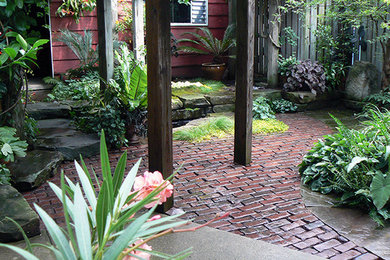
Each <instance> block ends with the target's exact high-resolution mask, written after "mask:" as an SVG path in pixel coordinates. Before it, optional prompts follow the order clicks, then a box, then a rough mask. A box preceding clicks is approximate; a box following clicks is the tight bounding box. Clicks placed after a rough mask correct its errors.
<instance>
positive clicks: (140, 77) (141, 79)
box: [128, 65, 148, 100]
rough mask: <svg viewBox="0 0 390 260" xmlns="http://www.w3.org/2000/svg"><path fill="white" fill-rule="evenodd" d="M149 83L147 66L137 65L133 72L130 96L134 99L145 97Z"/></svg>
mask: <svg viewBox="0 0 390 260" xmlns="http://www.w3.org/2000/svg"><path fill="white" fill-rule="evenodd" d="M147 85H148V77H147V75H146V71H145V68H142V67H141V66H139V65H137V66H136V67H135V69H134V71H133V74H131V78H130V89H129V90H128V94H129V97H130V98H131V99H134V100H141V99H142V98H144V96H145V94H146V91H147Z"/></svg>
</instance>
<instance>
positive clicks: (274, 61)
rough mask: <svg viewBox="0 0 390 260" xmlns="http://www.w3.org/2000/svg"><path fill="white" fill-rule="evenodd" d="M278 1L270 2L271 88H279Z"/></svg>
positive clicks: (269, 84) (269, 80)
mask: <svg viewBox="0 0 390 260" xmlns="http://www.w3.org/2000/svg"><path fill="white" fill-rule="evenodd" d="M278 6H279V1H278V0H270V1H269V20H270V21H269V36H268V71H267V81H268V86H269V87H271V88H276V87H278V58H279V48H280V46H279V33H280V21H279V17H278Z"/></svg>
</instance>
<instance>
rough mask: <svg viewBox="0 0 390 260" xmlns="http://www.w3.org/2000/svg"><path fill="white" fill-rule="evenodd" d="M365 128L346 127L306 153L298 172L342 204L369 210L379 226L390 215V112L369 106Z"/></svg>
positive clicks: (309, 184)
mask: <svg viewBox="0 0 390 260" xmlns="http://www.w3.org/2000/svg"><path fill="white" fill-rule="evenodd" d="M365 116H366V117H368V118H369V120H367V121H366V122H365V125H366V126H367V127H366V128H364V129H363V130H353V129H348V128H347V127H345V126H344V125H343V124H342V123H341V122H340V121H339V120H337V119H335V120H336V122H337V123H338V132H337V133H335V134H333V135H327V136H325V137H324V139H323V140H320V141H319V142H318V143H316V144H315V145H314V147H313V148H312V149H311V150H310V151H309V152H308V153H307V154H306V155H305V157H304V159H303V161H302V163H301V164H300V168H299V171H300V173H301V176H302V182H303V183H304V184H306V185H308V187H309V188H310V189H311V190H313V191H319V192H321V193H324V194H328V193H333V194H336V195H337V196H338V197H339V199H340V204H341V205H348V206H353V207H358V208H361V209H363V210H366V211H368V212H369V214H370V216H371V217H372V218H373V219H374V220H375V221H377V223H379V224H380V225H383V224H384V220H387V219H389V218H390V207H389V201H390V192H389V189H390V132H389V130H388V129H390V112H388V111H385V112H383V113H382V112H380V111H379V110H378V109H377V108H370V109H369V110H368V111H367V112H366V115H365Z"/></svg>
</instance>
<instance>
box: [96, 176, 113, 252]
mask: <svg viewBox="0 0 390 260" xmlns="http://www.w3.org/2000/svg"><path fill="white" fill-rule="evenodd" d="M107 193H109V191H108V188H107V181H103V184H102V186H101V189H100V192H99V197H98V200H97V205H96V227H97V232H98V241H99V244H100V245H102V243H103V238H104V233H105V230H106V222H107V217H108V214H109V212H110V211H111V209H110V208H109V204H110V203H109V198H108V194H107Z"/></svg>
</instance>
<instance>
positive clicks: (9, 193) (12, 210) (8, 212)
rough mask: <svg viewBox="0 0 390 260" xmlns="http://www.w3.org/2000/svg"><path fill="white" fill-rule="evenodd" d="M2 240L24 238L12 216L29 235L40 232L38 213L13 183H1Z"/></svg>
mask: <svg viewBox="0 0 390 260" xmlns="http://www.w3.org/2000/svg"><path fill="white" fill-rule="evenodd" d="M0 201H1V203H0V242H2V243H6V242H12V241H18V240H21V239H23V236H22V233H21V232H20V231H19V230H18V228H17V227H16V226H15V224H13V223H12V222H11V221H9V220H7V219H5V218H6V217H9V218H12V219H13V220H15V221H16V222H18V224H19V225H20V226H21V227H22V228H23V230H24V232H25V233H26V234H27V236H28V237H32V236H36V235H39V234H40V230H39V218H38V215H37V214H36V213H35V211H33V210H32V209H31V208H30V206H29V205H28V203H27V201H26V200H25V199H24V198H23V196H22V195H21V194H20V193H19V192H18V191H17V190H16V189H15V188H13V187H12V186H11V185H0Z"/></svg>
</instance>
